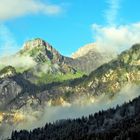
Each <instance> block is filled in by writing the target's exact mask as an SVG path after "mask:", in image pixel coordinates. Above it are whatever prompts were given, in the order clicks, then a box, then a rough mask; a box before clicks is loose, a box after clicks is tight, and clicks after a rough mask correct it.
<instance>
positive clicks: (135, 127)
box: [9, 97, 140, 140]
mask: <svg viewBox="0 0 140 140" xmlns="http://www.w3.org/2000/svg"><path fill="white" fill-rule="evenodd" d="M139 138H140V97H138V98H135V99H134V100H133V101H131V102H129V103H125V104H123V105H122V106H117V107H116V108H115V109H114V108H110V109H108V110H106V111H99V112H98V113H95V114H94V115H92V114H91V115H89V116H88V117H81V118H77V119H73V120H71V119H67V120H60V121H56V122H55V123H47V124H46V125H45V126H44V127H42V128H36V129H34V130H32V131H30V132H29V131H26V130H21V131H19V132H17V131H13V133H12V135H11V138H10V139H9V140H40V139H42V140H52V139H53V140H66V139H67V140H128V139H129V140H138V139H139Z"/></svg>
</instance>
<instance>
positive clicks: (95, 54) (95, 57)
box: [65, 43, 116, 74]
mask: <svg viewBox="0 0 140 140" xmlns="http://www.w3.org/2000/svg"><path fill="white" fill-rule="evenodd" d="M115 57H116V54H115V53H113V52H110V51H105V50H101V49H99V48H98V47H97V46H96V44H95V43H91V44H88V45H85V46H84V47H81V48H80V49H79V50H78V51H77V52H75V53H74V54H73V55H72V59H71V60H70V59H66V60H65V61H66V63H67V64H70V65H71V66H72V67H74V68H76V69H79V70H81V71H84V72H86V73H87V74H89V73H91V72H92V71H93V70H95V69H97V68H98V67H99V66H101V65H102V64H104V63H107V62H109V61H110V60H112V59H113V58H115Z"/></svg>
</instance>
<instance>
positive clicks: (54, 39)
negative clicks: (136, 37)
mask: <svg viewBox="0 0 140 140" xmlns="http://www.w3.org/2000/svg"><path fill="white" fill-rule="evenodd" d="M1 1H3V2H1V3H0V26H1V27H0V32H4V31H3V28H5V30H6V31H5V32H6V33H5V34H6V37H2V36H3V35H4V33H1V36H0V41H1V43H0V49H1V50H4V49H8V47H7V48H4V44H5V42H4V41H7V39H9V38H10V41H11V42H12V43H11V42H10V43H9V44H10V45H13V47H14V51H16V50H18V49H19V48H21V47H22V44H23V43H24V42H25V41H26V40H28V39H32V38H36V37H40V38H43V39H45V40H46V41H48V42H49V43H50V44H52V45H53V47H55V48H56V49H57V50H58V51H59V52H61V53H62V54H63V55H71V54H72V53H73V52H75V51H76V50H77V49H78V48H80V47H81V46H83V45H85V44H87V43H90V42H94V41H95V42H96V39H97V38H99V37H97V35H95V34H96V33H97V32H102V31H103V30H102V29H103V27H106V28H107V29H108V28H110V27H114V28H115V29H116V28H117V31H118V26H121V25H123V27H125V28H127V27H126V25H129V26H130V25H131V24H134V23H139V21H140V16H139V13H140V9H139V6H140V1H139V0H49V1H48V0H12V1H11V0H1ZM19 1H20V2H21V4H19ZM23 1H24V2H23ZM25 1H27V3H25ZM29 1H31V3H29V4H28V2H29ZM14 2H15V3H14ZM36 2H38V5H40V7H39V6H38V7H37V8H36V7H35V8H34V7H33V6H32V5H34V4H36ZM7 3H8V5H9V6H8V7H7ZM10 3H11V4H10ZM12 3H14V4H13V5H12ZM22 3H23V5H22ZM27 4H28V7H29V9H30V10H29V9H28V8H27ZM30 5H31V7H30ZM4 6H5V7H4ZM20 6H22V8H23V9H22V10H23V11H20ZM47 6H50V7H49V8H50V9H48V7H47ZM1 7H3V9H2V8H1ZM6 7H7V8H6ZM24 7H25V8H24ZM4 8H6V10H5V9H4ZM32 8H34V9H33V10H31V9H32ZM1 9H2V10H1ZM11 12H13V14H11ZM14 12H15V14H14ZM17 13H19V14H18V15H17ZM93 24H94V25H98V26H101V27H100V31H96V32H95V29H93ZM127 29H128V30H129V28H127ZM122 30H124V29H122V28H121V31H122ZM119 31H120V27H119ZM7 32H8V33H7ZM131 33H132V32H131ZM7 34H8V35H7ZM3 38H4V39H3ZM5 38H6V39H5ZM3 40H4V41H3ZM13 47H11V48H13ZM9 48H10V47H9ZM9 50H10V49H9ZM1 52H3V51H1ZM5 52H6V51H5Z"/></svg>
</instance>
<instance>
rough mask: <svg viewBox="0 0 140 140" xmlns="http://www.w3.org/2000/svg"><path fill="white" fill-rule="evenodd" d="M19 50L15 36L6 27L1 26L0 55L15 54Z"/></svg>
mask: <svg viewBox="0 0 140 140" xmlns="http://www.w3.org/2000/svg"><path fill="white" fill-rule="evenodd" d="M18 48H19V46H18V45H17V42H16V41H15V39H14V36H13V34H12V33H11V32H10V31H9V29H8V28H7V27H6V26H5V25H2V24H0V55H1V56H5V55H9V54H12V53H15V52H16V51H17V49H18Z"/></svg>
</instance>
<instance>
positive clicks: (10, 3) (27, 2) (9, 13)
mask: <svg viewBox="0 0 140 140" xmlns="http://www.w3.org/2000/svg"><path fill="white" fill-rule="evenodd" d="M61 10H62V9H61V6H60V5H54V4H48V3H43V2H42V0H1V1H0V20H1V21H4V20H8V19H11V18H15V17H20V16H24V15H27V14H37V13H43V14H46V15H56V14H59V13H60V12H61Z"/></svg>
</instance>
